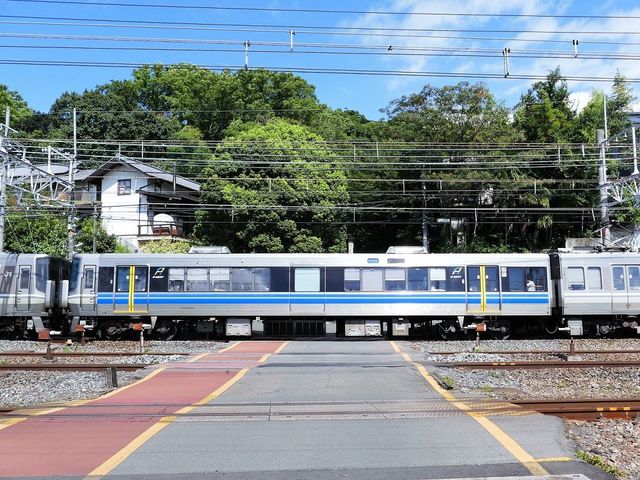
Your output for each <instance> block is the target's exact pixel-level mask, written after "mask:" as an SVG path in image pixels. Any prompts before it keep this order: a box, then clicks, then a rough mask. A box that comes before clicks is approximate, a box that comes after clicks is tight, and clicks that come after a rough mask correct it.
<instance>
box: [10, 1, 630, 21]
mask: <svg viewBox="0 0 640 480" xmlns="http://www.w3.org/2000/svg"><path fill="white" fill-rule="evenodd" d="M7 1H9V2H16V3H47V4H56V5H60V4H66V5H82V6H108V7H127V8H161V9H180V10H224V11H237V12H291V13H325V14H338V15H345V14H347V15H351V14H353V15H385V16H390V15H396V16H413V15H415V16H428V17H432V16H433V17H498V18H583V19H638V18H640V16H634V15H558V14H553V15H552V14H534V13H477V12H474V13H467V12H455V13H454V12H422V11H418V12H402V11H384V10H337V9H318V8H277V7H228V6H219V5H184V4H166V3H165V4H161V3H123V2H92V1H80V0H7Z"/></svg>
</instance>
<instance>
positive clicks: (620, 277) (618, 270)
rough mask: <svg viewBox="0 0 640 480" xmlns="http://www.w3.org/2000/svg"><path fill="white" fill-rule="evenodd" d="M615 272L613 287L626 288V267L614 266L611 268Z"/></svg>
mask: <svg viewBox="0 0 640 480" xmlns="http://www.w3.org/2000/svg"><path fill="white" fill-rule="evenodd" d="M611 272H612V274H613V289H614V290H626V289H627V287H625V284H624V268H623V267H613V268H612V269H611Z"/></svg>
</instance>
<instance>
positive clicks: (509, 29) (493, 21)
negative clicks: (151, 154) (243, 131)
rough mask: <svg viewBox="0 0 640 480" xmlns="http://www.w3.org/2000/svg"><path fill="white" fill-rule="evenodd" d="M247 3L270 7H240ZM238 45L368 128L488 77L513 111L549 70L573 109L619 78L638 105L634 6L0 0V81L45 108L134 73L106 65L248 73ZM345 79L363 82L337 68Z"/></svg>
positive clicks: (639, 46) (589, 0)
mask: <svg viewBox="0 0 640 480" xmlns="http://www.w3.org/2000/svg"><path fill="white" fill-rule="evenodd" d="M89 3H93V4H89ZM105 3H118V4H123V5H126V6H122V5H104V4H105ZM99 4H102V5H99ZM133 4H137V5H140V4H153V5H156V7H148V6H147V7H143V6H132V5H133ZM158 6H164V7H166V8H162V7H158ZM176 6H181V7H182V8H176ZM189 6H194V7H201V8H185V7H189ZM203 7H204V8H203ZM211 7H231V8H236V9H235V10H234V9H219V8H211ZM251 7H257V8H262V9H266V10H262V11H251V10H238V9H237V8H251ZM291 9H297V10H298V11H291ZM310 10H335V11H336V12H333V13H329V12H319V11H310ZM345 10H350V12H345ZM443 14H464V15H443ZM492 14H499V15H502V16H492ZM544 15H546V17H545V16H544ZM594 16H595V17H602V16H606V17H609V18H593V17H594ZM587 17H591V18H587ZM611 17H616V18H611ZM56 24H57V25H56ZM60 24H64V25H60ZM71 24H73V25H71ZM143 26H144V27H146V28H142V27H143ZM291 30H293V31H294V32H295V35H291V33H290V31H291ZM620 32H622V33H620ZM292 37H293V49H291V38H292ZM573 40H577V41H578V42H579V44H578V46H577V56H576V55H575V54H576V50H575V49H574V45H573ZM244 42H249V43H250V46H249V47H248V50H249V53H248V65H249V67H250V68H256V67H264V68H277V69H281V70H284V71H290V70H291V71H294V73H296V74H299V75H301V76H302V77H304V78H305V79H306V80H307V81H309V82H310V83H311V84H313V85H315V87H316V94H317V96H318V98H319V99H320V101H321V102H323V103H325V104H327V105H329V106H331V107H333V108H343V109H352V110H357V111H360V112H361V113H363V114H364V115H366V116H367V118H369V119H372V120H375V119H379V118H382V117H383V116H384V114H383V113H381V111H380V109H381V108H384V107H385V106H387V105H388V104H389V102H390V101H392V100H393V99H396V98H399V97H401V96H402V95H407V94H411V93H413V92H418V91H420V90H421V89H422V88H423V87H424V85H425V84H426V83H429V84H431V85H434V86H438V87H440V86H443V85H452V84H455V83H458V82H460V81H469V82H476V81H484V82H485V83H486V84H487V85H488V86H489V88H490V89H491V91H492V92H493V93H494V95H495V96H496V98H497V99H498V100H499V101H502V102H504V104H505V105H506V106H508V107H512V106H514V105H515V104H516V103H517V102H518V100H519V99H520V95H522V94H523V93H524V92H526V90H527V89H528V88H529V87H530V85H531V84H532V82H534V81H535V79H531V78H522V77H532V76H533V77H543V76H544V75H546V74H547V73H548V72H549V71H550V70H551V69H553V68H555V67H560V71H561V73H562V74H564V75H566V76H567V77H569V78H578V77H579V79H576V80H570V81H569V87H570V90H571V92H572V99H573V101H574V105H575V107H576V108H577V109H580V108H581V107H582V106H583V105H584V104H585V103H586V101H588V99H589V98H590V96H591V95H592V92H593V90H594V89H599V90H604V91H605V92H610V88H611V82H610V81H608V80H607V81H602V82H600V81H594V78H597V77H600V78H604V79H608V78H612V77H613V76H614V75H615V74H616V72H620V73H621V74H622V75H624V76H625V77H626V78H628V79H629V80H630V84H631V85H632V87H633V88H634V92H635V93H636V95H637V96H639V97H640V3H639V2H638V1H637V0H609V1H606V0H604V1H603V0H575V1H573V0H555V1H552V0H535V1H532V0H508V1H506V0H458V1H455V2H451V1H445V0H433V1H431V0H429V1H427V0H392V1H375V0H362V1H353V0H343V1H336V0H325V1H322V2H320V1H305V0H297V1H296V0H289V1H284V0H265V1H261V2H258V1H256V0H252V1H248V0H237V1H225V0H214V1H205V0H186V1H183V0H80V1H75V2H70V3H66V4H65V3H56V0H51V1H48V0H37V1H26V0H0V83H3V84H6V85H8V86H9V88H10V89H12V90H15V91H18V92H19V93H20V94H21V95H22V97H23V98H24V99H25V100H26V101H27V102H28V103H29V105H30V106H31V107H32V108H34V109H36V110H38V111H43V112H46V111H48V110H49V108H50V107H51V104H52V103H53V101H54V100H55V99H56V98H57V97H58V96H60V95H61V94H62V93H63V92H65V91H76V92H82V91H84V90H85V89H91V88H93V87H95V86H96V85H99V84H104V83H107V82H109V81H110V80H113V79H126V78H130V76H131V71H132V68H131V66H128V65H125V67H124V68H116V67H114V66H113V65H112V64H114V63H119V64H141V63H164V64H171V63H182V62H186V63H194V64H197V65H206V66H214V67H216V68H223V67H228V68H231V69H237V68H242V67H243V65H244V64H245V46H244V45H243V44H244ZM505 48H508V49H510V53H509V57H508V71H509V75H508V76H507V78H504V75H505V60H504V56H503V53H502V52H503V49H505ZM172 49H173V50H172ZM175 49H180V50H175ZM16 62H17V63H18V64H16ZM24 62H31V63H36V64H35V65H33V64H32V65H23V64H19V63H24ZM48 62H49V63H50V62H80V63H82V64H86V63H91V64H93V65H95V66H91V67H90V66H86V65H82V66H77V65H74V66H51V65H46V63H48ZM38 63H40V65H38ZM42 63H45V64H42ZM301 69H320V70H329V72H325V73H318V72H306V73H305V72H302V73H298V72H299V71H300V70H301ZM347 70H349V71H352V72H353V71H360V74H358V75H353V74H350V75H346V74H344V73H338V72H345V71H347ZM362 71H364V72H362ZM390 72H394V75H389V74H388V73H390ZM373 73H377V75H374V74H373ZM434 74H435V75H434ZM479 77H485V78H479ZM638 108H639V109H640V105H639V106H638Z"/></svg>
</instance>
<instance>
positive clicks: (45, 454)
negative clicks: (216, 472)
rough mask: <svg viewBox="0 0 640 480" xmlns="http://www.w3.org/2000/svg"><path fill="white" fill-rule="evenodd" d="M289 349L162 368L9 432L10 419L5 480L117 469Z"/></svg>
mask: <svg viewBox="0 0 640 480" xmlns="http://www.w3.org/2000/svg"><path fill="white" fill-rule="evenodd" d="M284 345H285V342H239V343H236V344H233V345H232V346H231V347H230V348H228V349H225V351H221V352H218V353H211V354H205V355H200V356H198V357H195V358H194V359H192V360H191V361H187V362H180V363H174V364H168V365H164V366H161V367H159V368H158V369H157V370H156V371H155V372H153V373H151V374H150V375H149V376H147V377H145V378H144V379H142V380H141V381H139V382H138V383H136V384H133V385H130V386H128V387H124V388H122V389H119V390H116V391H115V392H111V393H109V394H107V395H104V396H103V397H100V398H98V399H96V400H92V401H89V402H84V403H82V404H81V405H78V406H69V407H65V408H62V409H51V410H49V411H45V412H43V413H42V414H38V415H34V416H30V417H28V418H26V419H25V420H24V421H20V422H18V423H15V424H13V425H11V426H7V427H4V428H2V421H3V420H9V419H8V418H6V417H5V418H3V417H0V477H5V478H6V477H9V478H15V477H30V476H64V475H87V474H89V473H91V472H94V470H95V469H96V468H97V467H100V466H102V465H103V464H105V462H107V461H110V459H112V460H111V461H113V462H114V465H117V463H119V461H121V460H122V459H124V458H126V456H123V457H122V459H120V460H119V461H118V460H117V459H115V460H113V457H114V456H115V455H116V454H118V453H119V452H120V451H121V450H122V449H124V448H125V447H127V446H128V445H129V444H130V443H131V442H132V441H134V440H136V439H138V437H140V436H143V437H144V434H145V432H147V431H148V430H149V429H150V428H152V427H154V426H156V424H159V423H160V422H164V423H166V424H168V423H170V422H171V421H172V420H173V419H174V418H173V417H169V418H167V417H168V416H171V415H174V414H180V413H183V412H182V411H184V410H185V407H187V408H189V407H190V406H193V405H194V404H200V403H206V402H208V401H209V400H210V399H212V398H215V397H216V396H217V394H216V392H218V390H221V391H222V389H223V387H225V385H226V384H227V383H228V382H235V381H236V380H237V379H239V378H240V377H241V376H242V374H243V372H244V371H246V370H243V369H246V368H251V367H253V366H256V365H258V364H259V363H260V362H261V361H262V362H263V361H265V360H266V359H267V358H268V355H270V354H273V353H276V352H277V351H279V350H280V349H281V348H282V347H283V346H284ZM230 365H236V366H235V367H234V368H230ZM227 387H228V386H227ZM224 389H226V388H224ZM221 391H220V393H221ZM218 394H219V393H218ZM156 428H157V427H156ZM159 429H160V428H157V430H158V431H159ZM149 435H151V436H152V435H153V433H149ZM149 438H150V437H149ZM142 443H144V440H141V443H140V445H141V444H142ZM138 446H139V445H138ZM132 448H134V449H135V448H137V446H136V447H132ZM103 468H106V469H108V467H103Z"/></svg>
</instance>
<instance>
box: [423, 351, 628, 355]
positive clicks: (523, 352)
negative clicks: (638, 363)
mask: <svg viewBox="0 0 640 480" xmlns="http://www.w3.org/2000/svg"><path fill="white" fill-rule="evenodd" d="M426 353H428V354H429V355H460V354H462V353H476V354H481V355H567V354H569V353H575V354H578V355H588V354H591V355H624V354H628V353H634V354H638V353H640V350H574V351H573V352H571V351H570V350H517V351H514V350H486V351H477V352H454V351H451V352H426Z"/></svg>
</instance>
